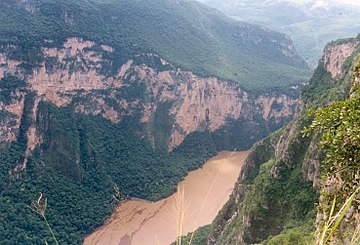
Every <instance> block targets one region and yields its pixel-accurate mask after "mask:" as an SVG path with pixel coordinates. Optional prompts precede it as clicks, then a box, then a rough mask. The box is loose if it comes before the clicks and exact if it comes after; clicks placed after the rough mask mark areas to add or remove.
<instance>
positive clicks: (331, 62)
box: [322, 38, 359, 78]
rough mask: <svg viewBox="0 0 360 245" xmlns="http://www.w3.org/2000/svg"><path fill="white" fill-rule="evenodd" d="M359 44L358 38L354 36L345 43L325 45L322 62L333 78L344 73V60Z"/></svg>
mask: <svg viewBox="0 0 360 245" xmlns="http://www.w3.org/2000/svg"><path fill="white" fill-rule="evenodd" d="M358 44H359V41H358V39H355V38H354V39H351V41H349V40H347V41H346V42H344V43H340V44H336V45H334V44H330V45H327V46H326V47H325V50H324V54H323V57H322V62H323V63H324V65H325V67H326V70H327V71H328V72H330V73H331V76H332V77H333V78H336V77H339V76H341V75H343V71H344V70H343V65H344V62H345V61H346V59H347V58H349V57H350V56H351V55H352V54H353V52H354V50H355V48H356V46H357V45H358Z"/></svg>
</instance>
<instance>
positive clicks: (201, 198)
mask: <svg viewBox="0 0 360 245" xmlns="http://www.w3.org/2000/svg"><path fill="white" fill-rule="evenodd" d="M248 154H249V151H243V152H233V151H222V152H220V153H218V154H217V155H216V156H214V157H213V158H211V159H209V160H208V161H207V162H206V163H205V164H204V165H203V167H202V168H200V169H197V170H195V171H192V172H190V173H189V174H188V175H187V176H186V177H185V179H184V180H183V181H182V182H180V183H179V185H178V190H177V192H176V193H174V194H173V195H171V196H169V197H167V198H165V199H162V200H160V201H157V202H147V201H144V200H138V199H133V200H128V201H124V202H122V203H121V205H120V206H119V207H118V209H117V210H116V211H115V212H114V213H113V214H112V216H111V217H110V218H109V219H108V220H107V221H106V222H105V224H104V225H103V226H101V227H100V228H99V229H97V230H96V231H94V232H93V233H92V234H90V235H89V236H87V237H86V238H85V240H84V244H85V245H95V244H97V245H168V244H170V243H172V242H174V241H175V239H176V237H177V236H178V235H180V234H181V235H186V234H187V233H189V232H191V231H194V230H196V229H197V228H198V227H200V226H203V225H207V224H210V223H211V222H212V221H213V219H214V218H215V217H216V215H217V213H218V212H219V210H220V209H221V208H222V206H223V205H224V204H225V202H226V201H227V200H228V198H229V195H230V194H231V192H232V190H233V187H234V184H235V182H236V180H237V178H238V176H239V173H240V170H241V167H242V165H243V163H244V160H245V158H246V157H247V156H248Z"/></svg>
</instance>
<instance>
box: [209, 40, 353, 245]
mask: <svg viewBox="0 0 360 245" xmlns="http://www.w3.org/2000/svg"><path fill="white" fill-rule="evenodd" d="M358 44H359V37H358V38H353V39H348V40H342V41H340V42H333V43H330V44H329V45H327V46H326V48H325V49H324V54H323V58H322V59H321V61H320V63H319V66H318V68H317V70H316V71H315V74H314V76H313V78H312V79H311V80H310V84H309V85H308V87H310V88H311V90H313V91H311V93H312V94H313V93H314V92H315V94H316V96H317V97H316V98H315V97H314V96H308V94H307V93H309V89H307V88H306V87H305V90H304V92H303V97H302V98H301V100H300V103H299V106H298V111H297V116H296V118H295V119H294V120H293V121H292V122H291V123H290V124H289V125H288V126H286V127H285V128H283V129H281V130H280V131H278V132H276V133H273V134H272V135H271V136H270V137H268V138H267V139H265V140H263V141H261V142H259V143H258V144H256V145H255V146H254V148H253V151H252V152H251V153H250V155H249V157H248V159H247V160H246V161H245V165H244V167H243V169H242V171H241V173H240V176H239V179H238V183H237V184H236V185H235V189H234V191H233V193H232V195H231V197H230V200H229V201H228V203H227V204H226V205H225V206H224V208H223V210H222V211H221V212H220V213H219V215H218V217H217V218H216V219H215V221H214V223H213V225H212V231H211V233H210V236H209V240H208V244H235V243H238V244H252V243H260V242H262V241H264V240H266V239H268V237H269V236H270V235H272V236H276V235H277V234H279V233H280V232H282V231H284V230H286V228H284V227H286V226H287V225H288V224H287V222H289V220H290V221H291V222H299V221H300V222H301V221H303V220H304V217H305V216H307V215H309V214H310V213H311V212H313V211H314V209H315V207H314V205H313V203H315V202H318V194H317V193H318V192H319V191H320V187H321V185H320V163H321V161H322V159H323V154H324V153H323V151H322V150H321V149H320V148H319V146H318V143H319V141H320V135H314V136H312V137H310V138H306V137H305V138H304V137H303V135H302V130H303V129H304V127H305V126H307V125H308V124H309V120H308V119H307V118H306V111H307V109H308V108H311V107H314V106H318V102H319V98H320V100H321V103H322V104H324V105H326V104H328V103H331V102H332V101H334V100H336V99H341V98H342V97H343V96H348V94H349V92H350V91H349V90H350V84H351V81H352V76H351V74H352V70H351V69H352V64H353V63H354V59H355V58H356V57H357V56H358V53H359V51H358V50H359V49H358ZM346 63H348V64H346ZM329 77H330V78H329ZM356 83H357V80H356V79H355V86H356ZM334 84H337V85H336V86H334ZM334 91H337V92H338V91H343V92H344V94H339V93H338V94H336V93H334ZM328 94H336V95H335V96H337V97H329V96H328ZM313 102H316V104H315V103H314V104H313ZM294 186H297V187H294ZM283 187H285V188H283ZM305 193H306V194H305ZM294 196H301V199H302V201H301V202H299V200H296V199H294V198H292V197H294ZM312 219H315V218H314V216H313V217H312ZM312 222H313V221H312ZM302 236H306V234H302ZM278 242H279V241H278Z"/></svg>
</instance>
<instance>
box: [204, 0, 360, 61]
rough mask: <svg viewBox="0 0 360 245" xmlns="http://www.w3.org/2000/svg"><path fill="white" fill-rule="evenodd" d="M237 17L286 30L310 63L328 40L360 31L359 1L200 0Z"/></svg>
mask: <svg viewBox="0 0 360 245" xmlns="http://www.w3.org/2000/svg"><path fill="white" fill-rule="evenodd" d="M200 2H204V3H206V4H208V5H209V6H212V7H214V8H217V9H219V10H221V11H222V12H224V13H226V14H228V15H230V16H233V17H235V18H236V19H239V20H242V21H246V22H250V23H256V24H259V25H263V26H267V27H269V28H272V29H274V30H278V31H281V32H284V33H286V34H288V35H290V36H291V38H292V39H293V40H294V44H295V47H296V49H297V51H298V52H299V53H300V54H301V56H302V57H304V59H305V60H306V61H307V62H308V64H309V65H310V66H311V67H316V65H317V62H318V60H319V58H320V56H321V52H322V49H323V47H324V46H325V45H326V43H328V42H330V41H331V40H336V39H338V38H346V37H351V36H354V35H356V34H357V33H358V32H359V31H360V24H359V23H360V22H359V14H360V5H359V4H356V3H354V4H350V3H347V2H344V1H336V0H333V1H313V0H308V1H306V0H304V1H295V0H284V1H275V0H274V1H247V0H241V1H233V0H200Z"/></svg>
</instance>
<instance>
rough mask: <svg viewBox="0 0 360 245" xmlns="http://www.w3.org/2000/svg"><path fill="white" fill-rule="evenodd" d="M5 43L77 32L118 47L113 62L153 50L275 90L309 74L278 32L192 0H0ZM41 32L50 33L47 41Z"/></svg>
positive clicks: (26, 46) (56, 41)
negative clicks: (250, 23)
mask: <svg viewBox="0 0 360 245" xmlns="http://www.w3.org/2000/svg"><path fill="white" fill-rule="evenodd" d="M0 4H1V9H0V20H1V22H2V23H3V24H2V25H1V27H0V28H1V29H0V33H2V34H3V35H1V39H0V42H2V43H9V42H10V43H13V44H17V45H19V46H20V47H21V49H20V50H19V53H18V55H19V56H24V55H25V56H26V54H28V53H29V52H31V53H32V55H33V56H34V57H32V58H31V60H28V65H36V51H34V50H33V47H34V46H35V47H41V46H44V45H45V44H46V45H47V46H52V47H54V46H56V47H58V46H59V45H62V43H63V42H64V41H66V38H68V37H73V36H76V37H77V36H80V37H83V38H84V39H87V40H91V41H96V42H97V43H100V44H107V45H110V46H112V47H114V48H115V51H116V56H117V62H119V63H125V62H126V61H127V60H128V59H130V58H132V57H133V56H134V55H136V54H139V53H144V52H151V53H156V54H158V55H160V56H161V57H162V58H164V59H166V60H168V61H170V62H171V63H172V64H173V65H175V66H178V67H181V68H183V69H186V70H192V71H194V72H196V74H198V75H201V76H209V75H216V76H217V77H220V78H224V79H227V80H233V81H237V82H239V83H240V84H241V85H242V86H243V87H244V88H247V89H251V90H255V91H256V90H267V91H269V90H274V89H275V88H279V87H281V88H283V89H284V90H285V91H286V89H287V88H288V86H289V85H294V84H297V83H298V82H299V81H301V80H302V81H303V80H306V78H308V76H309V71H308V69H307V67H306V64H305V62H304V61H303V60H302V58H300V56H299V55H298V54H297V53H296V51H295V50H294V49H293V47H292V43H291V40H290V39H289V38H288V37H286V36H285V35H283V34H280V33H278V32H274V31H270V30H267V29H264V28H261V27H258V26H254V25H249V24H246V23H243V22H238V21H235V20H232V19H230V18H228V17H226V16H225V15H223V14H221V13H220V12H218V11H216V10H214V9H211V8H209V7H206V6H204V5H202V4H200V3H197V2H195V1H173V0H155V1H140V0H136V1H133V0H132V1H130V0H123V1H95V0H93V1H74V0H61V1H53V0H26V1H10V0H5V1H2V2H1V3H0ZM46 40H52V41H53V42H52V43H51V44H50V43H48V42H46Z"/></svg>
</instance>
